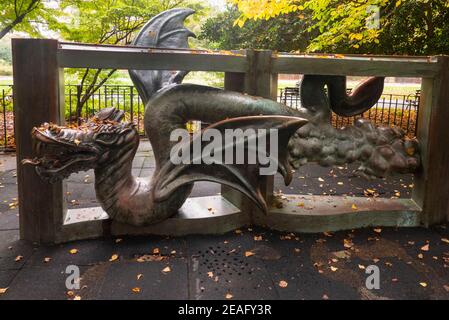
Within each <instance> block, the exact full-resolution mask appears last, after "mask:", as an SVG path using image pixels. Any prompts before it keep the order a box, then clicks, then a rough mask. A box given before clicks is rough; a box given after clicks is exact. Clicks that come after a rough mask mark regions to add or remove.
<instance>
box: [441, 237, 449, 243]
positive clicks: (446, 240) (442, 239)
mask: <svg viewBox="0 0 449 320" xmlns="http://www.w3.org/2000/svg"><path fill="white" fill-rule="evenodd" d="M441 241H443V242H445V243H449V239H446V238H441Z"/></svg>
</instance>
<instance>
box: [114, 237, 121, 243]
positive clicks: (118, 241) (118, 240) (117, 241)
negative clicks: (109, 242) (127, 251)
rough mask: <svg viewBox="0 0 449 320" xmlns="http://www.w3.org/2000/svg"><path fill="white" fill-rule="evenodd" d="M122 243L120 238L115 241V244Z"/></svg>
mask: <svg viewBox="0 0 449 320" xmlns="http://www.w3.org/2000/svg"><path fill="white" fill-rule="evenodd" d="M122 241H123V239H121V238H117V239H115V243H120V242H122Z"/></svg>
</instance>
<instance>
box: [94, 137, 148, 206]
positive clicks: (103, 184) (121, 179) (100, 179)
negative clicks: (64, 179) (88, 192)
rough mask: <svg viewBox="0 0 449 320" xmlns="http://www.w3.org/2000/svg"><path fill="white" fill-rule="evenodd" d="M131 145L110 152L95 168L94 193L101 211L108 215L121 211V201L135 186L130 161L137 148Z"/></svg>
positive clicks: (134, 143) (137, 144)
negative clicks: (101, 208)
mask: <svg viewBox="0 0 449 320" xmlns="http://www.w3.org/2000/svg"><path fill="white" fill-rule="evenodd" d="M136 137H137V138H136V139H135V140H133V143H130V144H128V145H126V146H121V147H117V148H116V149H114V150H111V151H110V156H109V157H108V160H107V161H106V162H104V163H101V164H99V165H98V166H97V168H95V191H96V194H97V198H98V200H99V202H100V203H101V206H102V207H103V209H104V210H105V211H106V212H108V213H109V214H110V215H114V213H116V212H119V211H120V210H122V209H123V205H124V204H123V199H127V198H129V197H130V196H131V194H132V192H134V190H135V188H136V186H137V185H138V184H137V181H136V178H135V177H133V175H132V160H133V158H134V156H135V154H136V151H137V148H138V146H139V138H138V135H136Z"/></svg>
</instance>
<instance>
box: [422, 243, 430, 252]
mask: <svg viewBox="0 0 449 320" xmlns="http://www.w3.org/2000/svg"><path fill="white" fill-rule="evenodd" d="M421 250H422V251H429V244H426V245H424V246H422V247H421Z"/></svg>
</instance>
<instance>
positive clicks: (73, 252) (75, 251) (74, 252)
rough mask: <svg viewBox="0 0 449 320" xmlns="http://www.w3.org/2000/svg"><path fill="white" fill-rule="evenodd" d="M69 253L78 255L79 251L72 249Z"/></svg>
mask: <svg viewBox="0 0 449 320" xmlns="http://www.w3.org/2000/svg"><path fill="white" fill-rule="evenodd" d="M69 253H70V254H77V253H78V249H70V251H69Z"/></svg>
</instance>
